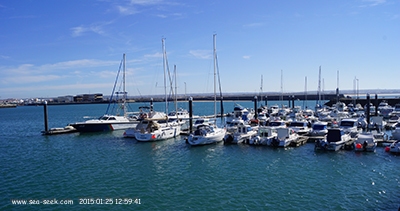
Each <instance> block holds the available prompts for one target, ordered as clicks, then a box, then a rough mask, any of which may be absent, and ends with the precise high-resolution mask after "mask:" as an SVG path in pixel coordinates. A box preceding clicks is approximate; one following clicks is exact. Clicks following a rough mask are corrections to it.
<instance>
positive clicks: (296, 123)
mask: <svg viewBox="0 0 400 211" xmlns="http://www.w3.org/2000/svg"><path fill="white" fill-rule="evenodd" d="M303 126H304V123H303V122H291V123H290V125H289V127H303Z"/></svg>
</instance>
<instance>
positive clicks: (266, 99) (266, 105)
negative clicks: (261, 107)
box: [265, 96, 268, 108]
mask: <svg viewBox="0 0 400 211" xmlns="http://www.w3.org/2000/svg"><path fill="white" fill-rule="evenodd" d="M265 107H267V108H268V96H265Z"/></svg>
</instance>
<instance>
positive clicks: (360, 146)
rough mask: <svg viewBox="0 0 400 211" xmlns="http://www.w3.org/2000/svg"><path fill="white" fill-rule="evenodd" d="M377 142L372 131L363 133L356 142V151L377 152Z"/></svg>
mask: <svg viewBox="0 0 400 211" xmlns="http://www.w3.org/2000/svg"><path fill="white" fill-rule="evenodd" d="M377 145H378V144H377V142H376V139H375V137H374V136H373V134H372V133H368V132H366V133H361V134H360V135H359V136H358V138H357V139H356V141H355V142H354V151H356V152H363V151H366V152H375V149H376V146H377Z"/></svg>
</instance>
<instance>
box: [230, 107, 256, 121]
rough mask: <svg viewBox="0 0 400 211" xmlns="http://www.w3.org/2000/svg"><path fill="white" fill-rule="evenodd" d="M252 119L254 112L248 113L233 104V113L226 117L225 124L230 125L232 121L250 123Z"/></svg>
mask: <svg viewBox="0 0 400 211" xmlns="http://www.w3.org/2000/svg"><path fill="white" fill-rule="evenodd" d="M253 117H254V112H250V111H249V110H248V109H247V108H244V107H243V106H241V105H239V104H237V103H235V106H234V108H233V112H232V113H230V114H228V116H227V117H226V123H227V124H230V123H231V122H232V121H234V120H244V121H250V119H252V118H253Z"/></svg>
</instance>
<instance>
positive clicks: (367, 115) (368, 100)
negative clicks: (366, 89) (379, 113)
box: [366, 94, 371, 131]
mask: <svg viewBox="0 0 400 211" xmlns="http://www.w3.org/2000/svg"><path fill="white" fill-rule="evenodd" d="M370 104H371V102H370V97H369V94H367V104H366V107H367V111H366V117H367V131H369V124H370V120H369V116H370V111H371V110H370V106H371V105H370Z"/></svg>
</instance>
